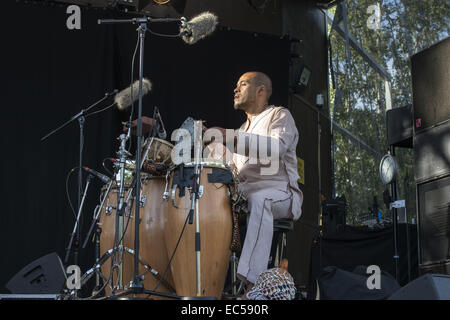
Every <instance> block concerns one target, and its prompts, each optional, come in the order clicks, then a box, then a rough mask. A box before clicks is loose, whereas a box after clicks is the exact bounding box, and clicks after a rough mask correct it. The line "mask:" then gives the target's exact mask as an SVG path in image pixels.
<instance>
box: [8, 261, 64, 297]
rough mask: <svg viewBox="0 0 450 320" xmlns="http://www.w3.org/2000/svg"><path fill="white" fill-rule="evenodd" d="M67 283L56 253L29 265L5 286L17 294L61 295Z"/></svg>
mask: <svg viewBox="0 0 450 320" xmlns="http://www.w3.org/2000/svg"><path fill="white" fill-rule="evenodd" d="M65 282H66V272H65V270H64V267H63V264H62V262H61V259H60V258H59V256H58V255H57V254H56V253H50V254H48V255H46V256H43V257H41V258H39V259H37V260H35V261H33V262H32V263H30V264H28V265H27V266H26V267H24V268H23V269H22V270H20V271H19V272H18V273H17V274H16V275H14V276H13V277H12V278H11V280H9V281H8V283H7V284H6V285H5V286H6V288H7V289H8V290H9V291H11V292H12V293H15V294H59V293H61V291H62V290H63V288H64V285H65Z"/></svg>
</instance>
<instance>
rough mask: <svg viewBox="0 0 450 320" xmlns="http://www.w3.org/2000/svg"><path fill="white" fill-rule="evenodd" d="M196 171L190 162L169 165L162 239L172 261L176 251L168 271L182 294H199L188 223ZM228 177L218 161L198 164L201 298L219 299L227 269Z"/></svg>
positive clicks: (192, 234) (192, 233)
mask: <svg viewBox="0 0 450 320" xmlns="http://www.w3.org/2000/svg"><path fill="white" fill-rule="evenodd" d="M194 172H195V164H193V163H187V164H181V165H178V166H176V167H174V168H173V167H172V168H171V169H170V170H169V172H168V176H169V179H168V187H169V188H168V189H169V197H168V203H167V206H168V207H167V214H166V216H167V220H166V225H165V233H164V235H165V237H164V238H165V242H166V247H167V255H168V256H169V257H170V256H172V254H173V253H174V251H175V254H174V257H173V260H172V263H171V270H172V276H173V280H174V283H175V288H176V291H177V294H178V295H180V296H195V295H196V294H197V281H196V280H197V276H196V248H195V221H194V223H193V224H189V223H187V219H188V214H189V211H190V209H191V199H190V188H191V187H192V181H193V179H192V177H193V174H194ZM232 179H233V175H232V173H231V171H230V169H229V168H228V167H226V166H225V165H223V164H222V163H213V162H202V169H201V172H200V198H199V200H198V208H199V225H200V261H201V294H202V295H203V296H212V297H216V298H218V299H220V298H221V295H222V291H223V287H224V284H225V280H226V275H227V270H228V266H229V257H230V244H231V238H232V213H231V201H230V195H229V191H228V184H229V183H230V182H231V181H232ZM183 229H184V230H183ZM180 236H181V240H180V242H179V244H178V245H177V242H178V240H179V238H180Z"/></svg>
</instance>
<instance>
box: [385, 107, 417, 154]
mask: <svg viewBox="0 0 450 320" xmlns="http://www.w3.org/2000/svg"><path fill="white" fill-rule="evenodd" d="M386 129H387V141H388V145H390V146H395V147H401V148H412V147H413V113H412V105H408V106H405V107H400V108H394V109H391V110H388V111H387V112H386Z"/></svg>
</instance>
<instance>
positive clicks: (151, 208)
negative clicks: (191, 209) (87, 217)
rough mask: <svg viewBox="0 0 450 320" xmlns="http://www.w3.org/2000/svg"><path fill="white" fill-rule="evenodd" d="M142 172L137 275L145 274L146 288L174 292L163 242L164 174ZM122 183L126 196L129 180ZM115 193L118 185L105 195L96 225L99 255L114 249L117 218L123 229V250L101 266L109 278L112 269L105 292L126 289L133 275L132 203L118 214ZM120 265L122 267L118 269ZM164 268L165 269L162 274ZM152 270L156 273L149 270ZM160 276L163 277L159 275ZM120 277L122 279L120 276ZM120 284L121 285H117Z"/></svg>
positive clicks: (133, 208)
mask: <svg viewBox="0 0 450 320" xmlns="http://www.w3.org/2000/svg"><path fill="white" fill-rule="evenodd" d="M141 175H142V177H141V180H142V183H141V197H140V205H141V208H140V211H139V215H140V219H141V223H140V224H139V244H140V247H139V260H140V263H139V275H143V276H144V280H143V285H144V288H145V289H147V290H152V291H157V292H164V293H170V294H175V292H174V289H173V287H174V284H173V280H172V275H171V270H170V269H169V268H168V262H169V259H168V256H167V249H166V246H165V242H164V229H165V226H164V225H165V217H164V214H165V212H166V210H167V202H165V201H163V192H164V187H165V180H164V177H154V176H151V175H149V174H145V173H142V174H141ZM125 183H126V188H125V190H126V191H125V197H126V196H127V195H128V192H129V189H130V185H129V184H130V181H128V180H126V181H125ZM118 193H119V188H118V187H115V188H112V189H111V191H110V192H109V194H108V195H106V197H107V199H106V201H105V206H104V208H103V209H102V212H101V215H100V221H99V226H100V228H101V229H102V232H101V234H100V256H102V255H103V254H104V253H105V252H107V251H108V250H111V249H113V248H114V242H115V241H118V240H120V235H118V237H119V239H116V240H115V237H116V234H115V230H116V219H117V221H118V222H119V224H121V226H122V227H121V229H122V230H124V231H125V233H124V236H123V241H122V245H123V246H124V247H125V250H124V251H123V253H122V254H121V253H120V252H119V251H115V253H114V254H113V255H112V256H111V257H110V258H109V260H107V261H106V262H105V263H104V264H103V265H102V267H101V272H102V274H103V276H104V277H105V278H106V279H110V275H111V270H113V274H112V276H113V277H112V279H111V280H112V281H111V283H110V284H109V285H108V286H107V287H106V288H105V291H106V295H107V296H109V295H111V294H113V292H112V291H113V289H114V293H118V292H121V291H123V290H126V289H128V287H129V284H130V282H131V281H132V280H133V276H134V253H133V251H131V253H130V249H131V250H134V238H135V232H134V230H135V204H134V205H133V207H132V208H127V209H126V210H125V212H124V214H123V216H118V217H117V205H118V202H117V199H118ZM130 209H131V210H130ZM119 255H121V256H122V263H121V264H118V261H119V260H118V259H115V260H113V258H114V257H116V258H118V257H119ZM113 261H115V263H116V264H118V266H117V267H116V268H112V263H113ZM119 266H120V267H121V269H119ZM166 268H167V272H166V274H165V276H164V272H165V270H166ZM149 269H150V270H149ZM155 271H156V273H155V274H154V273H152V272H155ZM163 276H164V278H161V277H163ZM119 277H121V278H120V279H121V280H119ZM119 281H120V282H119ZM119 284H121V285H122V286H119ZM116 289H117V290H116ZM145 296H146V295H145ZM151 298H152V299H161V298H160V297H158V296H151Z"/></svg>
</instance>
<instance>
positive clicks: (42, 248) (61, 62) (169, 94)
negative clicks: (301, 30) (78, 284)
mask: <svg viewBox="0 0 450 320" xmlns="http://www.w3.org/2000/svg"><path fill="white" fill-rule="evenodd" d="M68 16H69V15H68V14H67V13H66V6H45V5H42V4H27V3H21V2H16V1H15V0H6V1H2V10H1V13H0V21H1V26H0V33H1V39H2V43H3V53H4V54H3V55H2V58H1V75H2V76H1V81H2V83H1V84H2V86H1V88H3V90H2V95H3V98H2V99H1V104H2V106H1V107H2V120H3V121H2V127H3V133H2V149H3V152H2V157H1V158H2V163H1V168H2V179H1V181H2V183H1V194H2V203H3V206H2V211H1V212H0V245H1V246H2V249H3V250H2V257H1V259H0V271H1V273H0V292H2V293H9V292H8V290H7V289H6V288H4V284H5V283H6V282H7V281H8V280H9V279H10V278H11V277H12V276H13V275H14V274H15V273H16V272H18V271H19V270H20V269H21V268H22V267H24V266H25V265H27V264H28V263H30V262H32V261H34V260H35V259H37V258H39V257H41V256H43V255H45V254H48V253H50V252H57V253H58V254H59V256H60V257H61V259H64V255H65V247H66V246H67V244H68V241H69V239H70V235H71V232H72V229H73V226H74V223H75V214H74V213H73V212H72V210H71V209H70V206H69V203H68V200H67V196H66V191H65V183H66V177H67V175H68V173H69V172H70V171H71V169H72V168H74V167H77V165H78V150H79V126H78V123H76V122H74V123H71V124H70V125H69V126H67V127H65V128H64V129H62V130H61V131H59V132H57V133H56V134H54V135H53V136H51V137H50V138H48V139H47V140H45V141H44V142H41V140H40V139H41V138H42V137H43V136H44V135H46V134H47V133H49V132H50V131H52V130H53V129H55V128H56V127H58V126H59V125H61V124H62V123H64V122H65V121H67V120H69V119H70V118H71V117H72V116H73V115H75V114H77V113H78V112H79V111H80V110H81V109H83V108H87V107H88V106H89V105H91V104H92V103H93V102H95V101H96V100H98V99H100V98H102V97H103V96H104V94H105V92H109V91H111V90H113V89H116V88H117V89H119V90H121V89H123V88H125V87H126V86H128V85H129V84H130V82H131V79H130V73H131V61H132V59H131V58H132V53H133V51H134V48H135V44H136V40H137V33H136V26H133V25H120V26H117V25H109V26H104V25H98V24H97V19H99V18H111V17H116V16H118V15H117V14H116V13H114V12H110V11H105V10H101V9H85V8H83V9H82V11H81V22H82V23H81V30H68V29H67V27H66V20H67V18H68ZM188 18H189V17H188ZM150 27H151V28H152V29H154V30H155V31H159V32H172V33H173V32H176V31H177V30H176V27H177V26H176V25H155V26H150ZM145 51H146V54H145V65H144V69H145V71H144V74H145V76H146V77H148V78H149V79H150V81H151V82H152V83H153V89H152V92H151V93H150V94H148V95H147V96H146V97H145V98H144V103H143V114H144V115H147V116H151V115H152V113H153V107H154V106H158V108H159V109H160V112H161V115H162V117H163V120H164V122H165V126H166V129H167V131H168V137H170V134H171V132H172V130H174V129H175V128H177V127H179V126H180V125H181V123H182V122H183V121H184V120H185V119H186V118H187V117H189V116H191V117H193V118H196V119H202V120H206V122H207V123H206V125H207V126H223V127H230V128H236V127H238V126H239V125H240V124H241V123H242V122H243V121H244V120H245V115H244V114H243V113H241V112H237V111H234V109H233V107H232V97H233V89H234V86H235V83H236V81H237V79H238V77H239V76H240V74H242V73H243V72H245V71H249V70H261V71H263V72H266V73H267V74H269V76H271V78H272V80H273V83H274V95H273V97H272V101H271V102H272V103H274V104H280V105H286V104H287V96H288V78H289V76H288V72H289V71H288V70H289V40H288V39H280V38H278V37H275V36H268V35H262V34H253V33H246V32H238V31H234V30H229V29H224V28H219V29H218V30H217V31H216V32H215V33H214V34H213V35H212V36H211V37H209V38H208V39H205V40H202V41H201V42H198V43H197V44H195V45H193V46H189V45H187V44H185V43H183V42H182V41H181V40H180V39H169V38H160V37H156V36H154V35H151V34H148V35H147V37H146V45H145ZM137 58H138V57H137ZM137 62H138V59H136V65H135V70H136V71H135V79H136V78H137V70H138V68H137V67H138V65H137ZM107 102H109V103H110V101H107ZM107 102H105V103H104V104H103V105H102V106H106V105H107ZM136 107H137V104H136ZM98 109H100V107H98V108H96V109H95V110H98ZM128 117H129V110H128V111H118V110H117V109H115V108H114V109H110V110H108V111H105V112H102V113H100V114H96V115H93V116H91V117H88V118H87V119H86V124H85V144H84V158H83V165H84V166H88V167H91V168H93V169H95V170H98V171H100V172H104V173H105V171H104V170H103V168H102V166H101V163H102V160H103V159H104V158H106V157H111V156H114V153H115V151H116V150H117V148H118V141H117V137H118V135H119V134H120V131H121V121H125V120H126V119H127V118H128ZM84 182H85V180H84ZM68 186H69V193H70V197H71V200H72V202H73V203H74V206H75V208H76V205H77V199H76V198H77V193H76V189H77V171H74V172H73V174H72V175H71V176H70V177H69V180H68ZM100 187H101V184H100V183H99V182H98V181H96V180H93V182H92V184H91V187H90V190H89V193H88V195H87V198H86V204H85V206H84V211H83V214H82V224H81V225H82V232H81V237H82V240H84V236H85V235H86V232H87V229H88V228H89V225H90V222H91V219H92V213H93V209H94V207H95V205H96V204H97V202H98V196H99V190H100ZM93 252H94V251H93V244H92V243H90V244H89V246H88V247H87V248H86V249H85V250H81V251H80V257H79V265H80V267H81V269H82V272H84V271H86V270H87V269H88V268H90V267H91V266H92V265H93V263H94V253H93ZM72 263H73V257H72V258H71V259H70V261H69V264H72Z"/></svg>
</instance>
